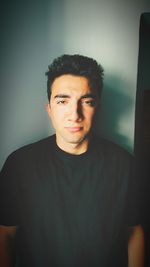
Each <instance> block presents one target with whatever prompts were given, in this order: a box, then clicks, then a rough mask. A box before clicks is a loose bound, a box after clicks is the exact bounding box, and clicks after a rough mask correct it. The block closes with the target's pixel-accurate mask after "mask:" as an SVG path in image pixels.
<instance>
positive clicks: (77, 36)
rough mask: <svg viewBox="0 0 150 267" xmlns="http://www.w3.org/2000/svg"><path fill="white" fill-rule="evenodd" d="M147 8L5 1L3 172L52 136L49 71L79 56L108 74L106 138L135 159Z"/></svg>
mask: <svg viewBox="0 0 150 267" xmlns="http://www.w3.org/2000/svg"><path fill="white" fill-rule="evenodd" d="M148 11H150V4H149V1H148V0H147V1H142V0H137V1H136V0H133V1H132V0H131V1H129V0H127V1H124V0H111V1H108V0H105V1H104V0H93V1H90V0H80V1H79V0H76V1H73V0H62V1H60V0H52V1H48V0H46V1H42V0H37V1H29V0H27V1H22V0H20V1H19V0H16V1H10V0H9V1H7V2H6V1H1V16H0V22H1V27H0V28H1V50H0V51H1V60H0V70H1V71H0V74H1V80H0V123H1V130H0V167H1V166H2V164H3V163H4V161H5V159H6V157H7V156H8V154H10V153H11V152H12V151H13V150H15V149H17V148H18V147H20V146H23V145H25V144H27V143H30V142H34V141H36V140H38V139H40V138H43V137H46V136H48V135H49V134H51V133H53V132H54V131H53V129H52V126H51V124H50V123H49V120H48V117H47V115H46V112H45V103H46V102H47V98H46V77H45V71H46V70H47V66H48V64H49V63H50V62H51V61H52V60H53V58H54V57H56V56H59V55H61V54H63V53H69V54H74V53H80V54H84V55H87V56H91V57H94V58H95V59H96V60H98V61H99V62H100V63H101V64H102V65H103V66H104V69H105V82H104V93H103V97H102V108H101V113H100V114H99V116H98V120H97V131H98V133H99V134H101V135H103V136H106V137H108V138H109V139H112V140H114V141H115V142H117V143H119V144H121V145H122V146H124V147H125V148H127V149H128V150H130V151H132V148H133V142H134V115H135V114H134V110H135V95H136V80H137V63H138V46H139V22H140V15H141V13H143V12H148Z"/></svg>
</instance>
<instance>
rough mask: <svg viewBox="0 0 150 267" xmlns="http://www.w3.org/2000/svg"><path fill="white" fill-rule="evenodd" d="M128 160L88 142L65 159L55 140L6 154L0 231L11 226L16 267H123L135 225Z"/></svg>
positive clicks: (0, 193) (110, 148) (124, 155)
mask: <svg viewBox="0 0 150 267" xmlns="http://www.w3.org/2000/svg"><path fill="white" fill-rule="evenodd" d="M131 173H132V156H131V155H129V154H128V153H127V152H126V151H124V150H123V149H122V148H120V147H119V146H117V145H115V144H113V143H111V142H108V141H105V140H102V139H99V138H97V137H94V138H93V140H92V141H91V142H90V146H89V149H88V151H87V152H85V153H83V154H81V155H71V154H68V153H66V152H64V151H62V150H61V149H59V148H58V146H57V145H56V140H55V135H54V136H52V137H48V138H46V139H43V140H41V141H39V142H36V143H34V144H31V145H28V146H25V147H23V148H21V149H19V150H17V151H16V152H14V153H12V154H11V155H10V156H9V157H8V159H7V161H6V163H5V164H4V167H3V169H2V172H1V179H0V206H1V207H0V208H1V210H0V214H1V217H0V224H5V225H17V226H18V227H17V237H16V239H17V240H16V242H17V255H18V261H19V267H20V266H21V267H23V266H26V267H27V266H28V267H29V266H32V267H35V266H36V267H48V266H51V267H55V266H57V267H60V266H61V267H77V266H78V267H79V266H86V267H93V266H101V267H106V266H109V267H110V266H112V267H113V266H115V267H117V266H118V267H120V266H121V267H123V266H127V237H128V234H127V229H128V226H134V225H136V224H137V223H138V218H137V211H136V210H135V206H138V205H136V204H137V203H136V198H135V194H136V186H135V184H136V181H134V179H133V175H131Z"/></svg>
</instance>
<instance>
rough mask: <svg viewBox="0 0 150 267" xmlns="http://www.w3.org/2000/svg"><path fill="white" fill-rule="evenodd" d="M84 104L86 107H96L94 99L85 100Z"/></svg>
mask: <svg viewBox="0 0 150 267" xmlns="http://www.w3.org/2000/svg"><path fill="white" fill-rule="evenodd" d="M82 104H83V105H86V106H90V107H94V106H95V101H94V99H83V101H82Z"/></svg>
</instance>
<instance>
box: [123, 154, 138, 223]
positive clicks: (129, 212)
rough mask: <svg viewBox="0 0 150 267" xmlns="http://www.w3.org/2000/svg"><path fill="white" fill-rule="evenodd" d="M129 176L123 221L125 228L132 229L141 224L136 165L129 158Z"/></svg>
mask: <svg viewBox="0 0 150 267" xmlns="http://www.w3.org/2000/svg"><path fill="white" fill-rule="evenodd" d="M129 169H130V175H129V180H128V190H127V198H126V205H125V221H126V223H127V226H129V227H133V226H135V225H139V224H141V205H140V202H141V198H140V181H139V177H137V175H136V165H135V160H134V157H132V158H131V164H130V168H129Z"/></svg>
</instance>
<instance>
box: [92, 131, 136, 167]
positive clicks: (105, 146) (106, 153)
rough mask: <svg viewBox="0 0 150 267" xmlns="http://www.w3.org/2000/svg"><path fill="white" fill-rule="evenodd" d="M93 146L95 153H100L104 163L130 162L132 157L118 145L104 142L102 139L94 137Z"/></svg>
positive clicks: (108, 141) (107, 141)
mask: <svg viewBox="0 0 150 267" xmlns="http://www.w3.org/2000/svg"><path fill="white" fill-rule="evenodd" d="M93 146H94V149H95V150H96V151H97V153H100V154H101V155H102V156H103V158H104V159H105V160H106V161H109V162H114V161H116V162H118V163H119V162H128V163H130V162H132V161H133V155H132V154H131V153H129V152H128V151H127V150H125V149H124V148H123V147H121V146H120V145H118V144H116V143H114V142H112V141H110V140H106V139H104V138H101V137H98V136H94V138H93Z"/></svg>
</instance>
